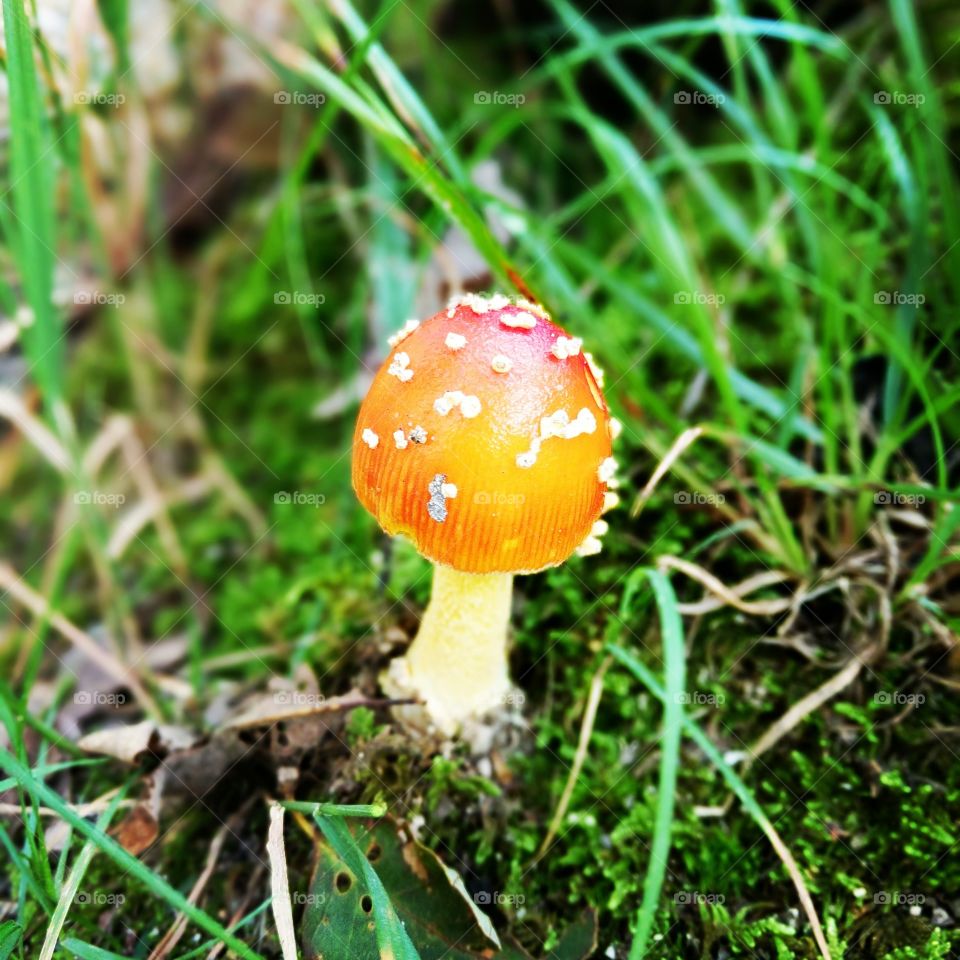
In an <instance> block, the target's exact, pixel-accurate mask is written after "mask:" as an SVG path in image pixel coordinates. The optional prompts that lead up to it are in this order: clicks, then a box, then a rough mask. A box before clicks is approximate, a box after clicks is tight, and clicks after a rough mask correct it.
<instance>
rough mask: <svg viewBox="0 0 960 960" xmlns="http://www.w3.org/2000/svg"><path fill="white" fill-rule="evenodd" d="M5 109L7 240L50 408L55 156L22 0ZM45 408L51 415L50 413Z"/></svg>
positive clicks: (6, 19) (17, 5) (11, 5)
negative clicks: (9, 201) (7, 119)
mask: <svg viewBox="0 0 960 960" xmlns="http://www.w3.org/2000/svg"><path fill="white" fill-rule="evenodd" d="M3 26H4V31H5V34H6V41H7V51H6V52H7V81H8V84H9V110H10V141H9V144H10V146H9V149H10V181H11V185H10V188H9V189H10V193H11V194H12V210H8V211H7V212H8V214H11V215H12V220H11V219H9V218H8V219H7V224H8V226H7V229H6V231H5V232H6V233H7V234H8V237H7V239H8V242H9V243H10V247H11V250H12V252H13V255H14V260H15V262H16V265H17V270H18V272H19V275H20V280H21V282H22V284H23V291H24V296H25V299H26V301H27V304H28V305H29V307H30V309H31V310H32V311H33V322H32V323H31V324H30V325H29V326H27V327H26V329H25V330H24V331H23V346H24V350H25V352H26V354H27V358H28V359H29V361H30V366H31V369H32V371H33V375H34V377H35V378H36V381H37V384H38V385H39V387H40V389H41V391H42V392H43V395H44V397H45V398H46V400H47V402H48V404H50V405H51V406H53V405H54V404H55V403H56V402H57V401H59V399H60V398H61V396H62V391H63V362H64V355H65V351H64V345H63V340H62V331H61V329H60V323H59V319H58V317H57V314H56V311H55V310H54V307H53V275H54V264H55V261H56V254H55V252H54V250H55V247H56V239H55V234H56V220H55V215H54V197H55V195H56V191H55V190H54V189H53V182H54V178H55V172H54V160H55V155H54V151H53V146H52V143H51V139H52V138H51V136H50V130H49V125H48V122H47V118H46V112H45V107H44V103H43V99H42V97H41V95H40V86H39V83H38V80H37V72H36V68H35V65H34V59H33V42H32V36H31V31H30V24H29V22H28V20H27V15H26V12H25V10H24V7H23V0H5V2H4V4H3ZM49 412H50V411H49V410H48V413H49Z"/></svg>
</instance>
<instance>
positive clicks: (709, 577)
mask: <svg viewBox="0 0 960 960" xmlns="http://www.w3.org/2000/svg"><path fill="white" fill-rule="evenodd" d="M657 566H658V567H659V568H660V569H672V570H677V571H679V572H680V573H682V574H684V575H685V576H688V577H690V579H691V580H696V581H697V583H700V584H702V585H703V586H704V587H706V588H707V590H709V591H710V592H711V593H714V594H716V595H717V596H718V597H719V598H720V599H721V600H722V601H723V602H724V603H725V604H726V605H727V606H730V607H736V609H737V610H739V611H740V612H741V613H748V614H750V615H751V616H755V617H769V616H773V615H774V614H778V613H783V612H784V611H785V610H789V609H790V607H791V605H792V603H793V601H792V600H791V599H789V598H784V599H780V600H756V601H753V602H750V601H747V600H742V599H741V598H740V597H739V596H738V594H737V593H736V590H735V589H731V588H730V587H728V586H727V585H726V584H725V583H723V582H722V581H721V580H719V579H718V578H717V577H715V576H714V575H713V574H712V573H710V572H709V571H707V570H704V568H703V567H701V566H699V565H698V564H696V563H691V562H690V561H689V560H681V559H680V557H674V556H671V555H670V554H664V555H663V556H662V557H658V558H657ZM774 572H776V573H777V574H778V576H779V578H780V580H781V581H782V580H789V579H791V578H790V575H789V574H787V573H783V572H782V571H774ZM680 609H681V610H683V608H682V607H681V608H680Z"/></svg>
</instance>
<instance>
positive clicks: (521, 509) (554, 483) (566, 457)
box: [353, 294, 616, 733]
mask: <svg viewBox="0 0 960 960" xmlns="http://www.w3.org/2000/svg"><path fill="white" fill-rule="evenodd" d="M579 343H580V341H579V340H577V339H575V338H571V337H569V336H568V335H567V334H566V332H565V331H564V330H563V329H561V328H560V327H558V326H557V325H556V324H554V323H553V322H552V321H551V319H550V316H549V315H548V314H547V313H546V311H545V310H543V308H541V307H539V306H537V305H535V304H532V303H530V302H528V301H526V300H518V301H516V302H514V301H512V300H510V299H509V298H507V297H505V296H501V295H498V296H495V297H492V298H489V299H487V298H483V297H478V296H476V295H472V294H468V295H466V296H464V297H461V298H456V299H454V300H452V301H451V303H450V305H449V307H448V309H446V310H444V311H441V312H440V313H438V314H436V315H435V316H433V317H431V318H430V319H429V320H426V321H425V322H423V323H421V324H419V325H417V326H416V327H415V328H413V329H412V330H411V331H410V332H409V333H408V334H407V335H406V336H405V337H404V338H403V340H402V353H403V357H401V358H399V359H398V353H397V344H394V349H393V351H392V352H391V355H390V356H388V357H387V359H386V361H385V362H384V364H383V367H382V368H381V369H380V371H379V372H378V373H377V375H376V376H375V377H374V380H373V383H372V385H371V387H370V391H369V393H368V394H367V397H366V399H365V400H364V402H363V405H362V407H361V409H360V413H359V416H358V419H357V427H356V432H355V435H354V443H353V486H354V490H355V491H356V493H357V496H358V497H359V499H360V502H361V503H362V504H363V505H364V506H365V507H366V508H367V510H369V511H370V513H371V514H373V516H374V517H376V519H377V521H378V522H379V523H380V525H381V527H383V529H384V530H386V531H387V533H389V534H393V535H398V534H399V535H404V536H406V537H407V538H409V539H410V540H411V541H412V542H413V544H414V545H415V546H416V548H417V550H418V551H419V552H420V553H421V554H422V555H423V556H425V557H427V558H428V559H429V560H431V561H432V562H433V564H434V574H433V591H432V595H431V598H430V603H429V605H428V606H427V609H426V611H425V613H424V615H423V620H422V622H421V624H420V630H419V632H418V634H417V636H416V639H415V640H414V642H413V643H412V644H411V646H410V648H409V650H408V651H407V653H406V655H405V656H404V657H402V658H398V659H396V660H394V661H393V662H392V663H391V665H390V668H389V669H388V671H387V672H386V673H385V675H384V677H383V678H382V681H383V684H384V687H385V689H386V690H387V692H388V693H390V694H391V695H393V696H406V697H409V696H413V697H415V698H417V699H418V700H420V701H422V703H423V705H424V707H425V709H426V712H427V715H428V717H429V719H430V721H431V722H432V723H433V724H434V726H435V727H436V728H437V729H439V730H441V731H442V732H444V733H454V732H455V731H456V730H457V729H458V728H460V727H461V726H462V724H463V722H464V721H465V720H467V719H469V718H475V717H479V716H481V715H482V714H484V713H486V712H488V711H489V710H491V709H492V708H494V707H496V706H497V705H498V704H499V703H501V702H503V700H504V698H505V696H506V694H507V693H508V692H509V690H510V679H509V672H508V666H507V628H508V625H509V619H510V598H511V593H512V589H513V577H514V575H515V574H524V573H535V572H537V571H540V570H543V569H545V568H547V567H552V566H556V565H558V564H560V563H563V562H564V561H565V560H566V559H567V558H568V557H569V556H570V555H571V554H573V553H574V552H577V551H579V552H580V553H581V554H582V555H584V556H588V555H590V554H593V553H596V552H597V551H598V550H599V549H600V539H599V538H600V536H601V535H602V533H603V532H604V531H605V530H606V526H607V525H606V523H605V522H604V521H602V520H600V514H601V513H602V512H603V511H604V509H605V508H608V507H609V506H611V505H613V504H615V503H616V497H615V496H614V495H612V494H611V493H610V492H609V491H608V488H612V487H614V486H616V478H615V476H614V472H613V470H614V461H613V459H612V457H611V448H612V440H613V434H614V430H615V426H612V424H615V421H612V420H611V418H610V415H609V411H608V409H607V405H606V402H605V401H604V398H603V394H602V392H601V389H600V386H599V384H598V382H597V374H596V373H595V372H594V369H593V367H592V366H591V363H590V360H589V358H588V355H586V354H584V353H583V352H582V351H580V349H579ZM574 345H576V349H573V346H574ZM400 369H402V370H403V371H411V372H412V376H409V377H406V379H400V378H398V377H397V376H396V375H395V374H396V371H397V370H400ZM372 436H377V437H393V438H395V439H396V442H395V443H377V444H373V443H371V442H370V438H371V437H372ZM404 439H407V440H412V441H414V442H412V443H411V442H402V441H403V440H404Z"/></svg>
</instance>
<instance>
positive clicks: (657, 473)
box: [630, 427, 704, 516]
mask: <svg viewBox="0 0 960 960" xmlns="http://www.w3.org/2000/svg"><path fill="white" fill-rule="evenodd" d="M703 432H704V431H703V427H689V428H688V429H686V430H684V431H683V433H681V434H680V436H679V437H677V439H676V440H674V441H673V444H672V445H671V447H670V449H669V450H668V451H667V453H666V455H665V456H664V458H663V459H662V460H661V461H660V462H659V463H658V464H657V469H656V470H654V471H653V473H652V474H651V475H650V479H649V480H648V481H647V482H646V485H645V486H644V488H643V489H642V490H641V491H640V493H638V494H637V499H636V500H635V501H634V502H633V507H631V509H630V513H631V514H632V515H633V516H637V514H639V513H640V511H641V510H642V509H643V507H644V504H645V503H646V502H647V501H648V500H649V499H650V497H651V495H652V494H653V491H654V490H656V488H657V484H659V483H660V481H661V480H662V479H663V477H664V475H665V474H666V473H667V471H668V470H669V469H670V468H671V467H672V466H673V465H674V464H675V463H676V462H677V460H678V459H679V458H680V456H681V454H683V452H684V451H685V450H686V449H687V448H688V447H689V446H691V445H692V444H693V443H695V442H696V441H697V440H698V439H699V438H700V437H702V436H703Z"/></svg>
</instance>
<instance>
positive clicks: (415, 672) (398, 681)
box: [382, 564, 513, 734]
mask: <svg viewBox="0 0 960 960" xmlns="http://www.w3.org/2000/svg"><path fill="white" fill-rule="evenodd" d="M512 592H513V574H510V573H461V572H460V571H459V570H454V569H453V568H452V567H446V566H441V565H439V564H437V565H435V566H434V568H433V591H432V593H431V596H430V603H429V604H428V606H427V609H426V611H425V612H424V615H423V620H422V621H421V623H420V631H419V633H418V634H417V636H416V639H415V640H414V641H413V643H412V644H411V646H410V649H409V650H408V651H407V654H406V656H405V657H400V658H398V659H396V660H394V661H393V662H392V663H391V664H390V667H389V669H388V670H387V672H386V673H385V674H384V676H383V678H382V683H383V686H384V689H385V690H386V691H387V693H388V694H389V695H390V696H394V697H404V696H406V697H409V696H414V697H417V698H418V699H420V700H422V701H423V702H424V705H425V707H426V711H427V714H428V715H429V719H430V720H431V721H432V723H433V724H434V726H436V727H437V728H438V729H439V730H441V731H442V732H444V733H448V734H452V733H454V732H456V730H457V729H458V728H459V727H460V725H461V724H462V723H463V721H465V720H467V719H470V718H472V717H477V716H480V715H481V714H484V713H487V712H488V711H489V710H492V709H494V708H495V707H497V706H500V704H501V701H502V699H503V697H504V696H505V695H506V694H507V692H508V691H509V690H510V677H509V672H508V667H507V627H508V625H509V622H510V597H511V594H512Z"/></svg>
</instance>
